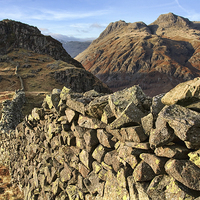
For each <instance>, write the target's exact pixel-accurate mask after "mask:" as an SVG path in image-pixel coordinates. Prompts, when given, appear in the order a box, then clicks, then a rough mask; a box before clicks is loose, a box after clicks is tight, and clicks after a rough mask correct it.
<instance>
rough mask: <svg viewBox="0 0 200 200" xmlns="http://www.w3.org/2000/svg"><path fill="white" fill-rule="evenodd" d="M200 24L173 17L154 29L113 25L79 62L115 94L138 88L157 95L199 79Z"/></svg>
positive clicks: (165, 17) (161, 19)
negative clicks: (181, 83) (128, 88)
mask: <svg viewBox="0 0 200 200" xmlns="http://www.w3.org/2000/svg"><path fill="white" fill-rule="evenodd" d="M199 39H200V22H192V21H189V20H188V19H186V18H183V17H181V16H177V15H175V14H173V13H168V14H163V15H160V16H159V17H158V19H157V20H156V21H154V22H153V23H152V24H150V25H146V24H145V23H143V22H135V23H126V22H125V21H122V20H120V21H117V22H114V23H113V22H112V23H110V24H109V25H108V27H107V28H106V29H105V30H104V31H103V32H102V33H101V34H100V36H99V37H98V38H97V39H96V40H94V41H93V42H92V44H91V45H90V46H89V47H88V48H87V49H86V50H85V51H83V52H82V53H80V54H79V55H78V56H77V57H75V59H76V60H78V61H79V62H81V63H82V65H83V66H84V67H85V69H86V70H88V71H90V72H92V73H93V74H94V75H95V76H96V77H98V78H99V79H100V80H102V81H103V82H104V83H106V84H107V85H108V86H109V87H110V88H111V89H112V90H113V91H117V90H120V89H123V88H126V87H130V86H132V85H135V84H139V85H140V86H141V88H142V89H143V91H144V92H145V93H146V94H148V95H150V96H154V95H156V94H159V93H163V92H167V91H169V90H170V89H171V88H173V87H174V86H176V85H177V84H178V83H180V82H182V81H186V80H191V79H193V78H194V77H197V76H200V67H199V66H200V40H199Z"/></svg>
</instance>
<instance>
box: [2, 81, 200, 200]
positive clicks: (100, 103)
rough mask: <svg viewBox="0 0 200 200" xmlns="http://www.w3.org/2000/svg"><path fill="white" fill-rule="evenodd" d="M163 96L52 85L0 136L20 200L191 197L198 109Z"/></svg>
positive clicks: (199, 143)
mask: <svg viewBox="0 0 200 200" xmlns="http://www.w3.org/2000/svg"><path fill="white" fill-rule="evenodd" d="M195 82H197V81H196V80H194V83H195ZM187 84H192V82H191V81H190V82H188V83H185V84H182V88H180V90H186V89H187V87H188V86H187ZM177 87H178V86H177ZM196 87H198V86H197V85H196ZM197 93H198V94H199V91H196V97H197V98H199V97H200V95H198V94H197ZM167 95H168V94H165V95H164V97H163V95H159V96H157V97H154V98H153V99H152V98H150V97H147V96H146V95H145V94H144V93H143V91H142V90H141V88H140V87H139V86H133V87H132V88H129V89H127V90H123V91H120V92H116V93H113V94H111V95H105V94H100V93H97V92H96V91H94V90H92V91H88V92H85V93H75V92H73V91H72V90H70V89H68V88H63V89H62V91H60V90H56V89H55V90H53V92H52V94H51V95H48V96H46V98H45V100H44V102H43V106H42V108H34V109H33V110H32V113H31V114H29V115H28V116H27V117H26V118H25V119H24V121H23V122H22V123H20V124H19V125H18V126H17V127H16V130H15V132H14V133H13V134H12V135H9V136H8V138H7V140H6V142H5V141H1V154H0V159H1V160H2V158H3V156H4V155H5V154H6V153H7V154H8V155H9V156H7V161H8V162H7V163H8V164H9V166H10V173H11V175H12V178H13V182H14V183H17V184H19V185H20V187H21V188H22V190H23V191H24V198H25V199H69V200H75V199H80V200H81V199H85V200H95V199H96V200H97V199H98V200H107V199H108V200H113V199H120V200H121V199H123V200H144V199H148V200H158V199H160V200H161V199H177V200H179V199H191V200H197V199H199V198H200V168H199V166H200V164H199V159H200V157H199V151H200V131H199V127H200V120H199V119H200V113H199V112H197V111H194V110H191V109H190V108H189V107H184V105H178V104H173V105H164V104H162V103H161V102H162V100H163V99H165V96H167ZM125 96H126V97H127V98H125ZM172 98H174V97H172ZM185 101H187V97H186V98H185ZM161 104H162V106H161ZM155 105H158V106H155ZM4 161H5V160H4Z"/></svg>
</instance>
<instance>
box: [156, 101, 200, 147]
mask: <svg viewBox="0 0 200 200" xmlns="http://www.w3.org/2000/svg"><path fill="white" fill-rule="evenodd" d="M158 119H159V120H161V121H162V120H164V121H165V122H167V123H168V124H169V126H170V127H171V128H172V129H173V130H174V134H175V135H176V136H178V137H179V138H180V139H181V140H182V141H184V142H185V144H186V146H187V148H189V149H193V148H198V147H199V145H200V128H199V127H200V114H199V113H198V112H196V111H192V110H190V109H188V108H185V107H182V106H180V105H176V104H175V105H171V106H165V107H164V108H163V110H162V111H161V112H160V113H159V117H158ZM158 119H157V121H158ZM157 124H158V123H157V122H156V125H157Z"/></svg>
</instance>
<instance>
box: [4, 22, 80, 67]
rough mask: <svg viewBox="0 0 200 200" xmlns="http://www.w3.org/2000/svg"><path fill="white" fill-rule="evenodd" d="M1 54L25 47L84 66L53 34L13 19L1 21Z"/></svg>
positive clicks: (77, 65) (56, 58)
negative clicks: (47, 34) (42, 31)
mask: <svg viewBox="0 0 200 200" xmlns="http://www.w3.org/2000/svg"><path fill="white" fill-rule="evenodd" d="M0 40H1V44H0V54H1V55H5V54H7V53H8V52H9V51H11V50H13V49H14V48H24V49H27V50H31V51H34V52H35V53H38V54H48V55H50V56H51V57H53V58H54V59H55V60H63V61H65V62H67V63H70V64H73V65H75V66H76V67H80V68H82V65H81V64H80V63H79V62H77V61H76V60H74V59H73V58H71V56H70V55H69V54H68V53H67V52H66V51H65V49H64V48H63V46H62V44H61V43H60V42H59V41H57V40H55V39H53V38H52V37H51V36H44V35H42V34H41V32H40V30H39V29H38V28H37V27H34V26H30V25H27V24H24V23H21V22H16V21H13V20H3V21H0Z"/></svg>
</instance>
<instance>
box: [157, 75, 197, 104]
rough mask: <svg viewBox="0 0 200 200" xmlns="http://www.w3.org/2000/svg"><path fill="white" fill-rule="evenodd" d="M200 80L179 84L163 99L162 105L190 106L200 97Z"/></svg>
mask: <svg viewBox="0 0 200 200" xmlns="http://www.w3.org/2000/svg"><path fill="white" fill-rule="evenodd" d="M199 91H200V78H199V77H198V78H195V79H194V80H190V81H186V82H183V83H180V84H178V85H177V86H176V87H175V88H173V89H171V90H170V91H169V92H168V93H166V94H165V96H164V97H163V98H162V100H161V101H162V103H163V104H165V105H173V104H176V103H178V104H181V105H184V104H185V103H186V104H185V105H188V104H190V102H193V101H194V100H195V99H199V97H200V93H199Z"/></svg>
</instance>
